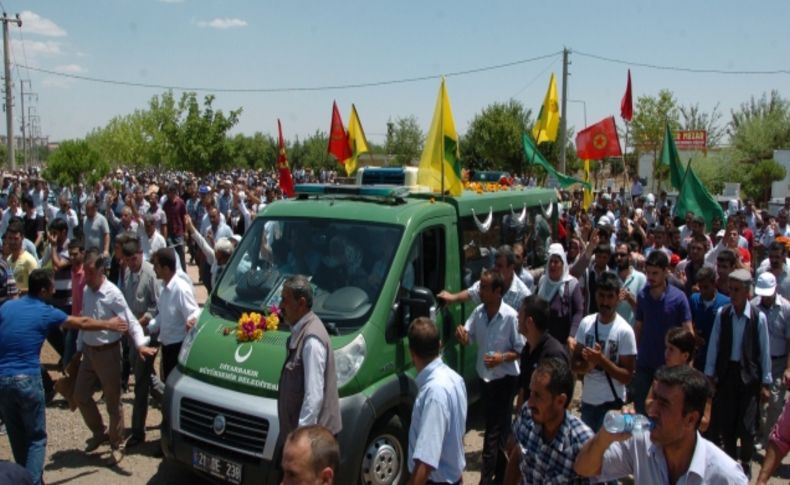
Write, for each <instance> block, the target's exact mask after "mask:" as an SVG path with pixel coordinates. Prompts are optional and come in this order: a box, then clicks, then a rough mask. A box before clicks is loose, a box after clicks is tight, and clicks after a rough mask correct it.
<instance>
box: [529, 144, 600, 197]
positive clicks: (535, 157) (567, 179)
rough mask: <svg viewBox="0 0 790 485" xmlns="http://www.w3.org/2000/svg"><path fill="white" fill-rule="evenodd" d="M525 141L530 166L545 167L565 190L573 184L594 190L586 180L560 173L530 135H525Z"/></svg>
mask: <svg viewBox="0 0 790 485" xmlns="http://www.w3.org/2000/svg"><path fill="white" fill-rule="evenodd" d="M523 140H524V153H525V154H526V155H527V163H529V164H530V165H540V166H541V167H543V168H544V169H545V170H546V172H547V173H548V174H549V175H554V177H555V178H556V179H557V182H559V184H560V187H562V188H563V189H564V188H566V187H570V186H571V185H573V184H581V185H583V186H584V187H585V188H587V189H590V190H592V184H590V183H589V182H585V181H584V180H580V179H577V178H574V177H571V176H569V175H565V174H564V173H561V172H558V171H557V169H556V168H554V166H553V165H552V164H550V163H549V162H548V161H547V160H546V159H545V158H543V155H542V154H541V153H540V152H539V151H538V147H537V146H535V142H533V141H532V137H530V136H529V134H527V133H524V136H523Z"/></svg>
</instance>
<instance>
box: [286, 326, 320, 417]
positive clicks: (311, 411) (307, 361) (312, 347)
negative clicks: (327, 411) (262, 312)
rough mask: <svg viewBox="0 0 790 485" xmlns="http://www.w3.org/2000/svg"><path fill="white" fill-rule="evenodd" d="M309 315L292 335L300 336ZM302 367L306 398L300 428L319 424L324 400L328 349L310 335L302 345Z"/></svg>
mask: <svg viewBox="0 0 790 485" xmlns="http://www.w3.org/2000/svg"><path fill="white" fill-rule="evenodd" d="M310 314H311V313H307V314H306V315H304V316H303V317H302V318H300V319H299V321H298V322H296V325H294V326H293V327H292V328H291V335H296V334H298V333H299V332H300V331H301V330H302V327H304V326H305V324H306V323H307V317H308V316H309V315H310ZM302 365H303V366H304V398H303V399H302V409H301V410H300V411H299V426H307V425H311V424H317V423H318V416H319V415H320V413H321V405H322V404H323V400H324V386H325V382H324V371H325V369H326V349H325V348H324V345H323V344H322V343H321V341H320V340H319V339H318V338H316V337H315V336H312V335H308V336H307V337H305V340H304V344H302Z"/></svg>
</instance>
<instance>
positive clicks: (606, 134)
mask: <svg viewBox="0 0 790 485" xmlns="http://www.w3.org/2000/svg"><path fill="white" fill-rule="evenodd" d="M622 154H623V153H622V151H621V150H620V139H619V138H618V137H617V126H616V125H615V124H614V116H610V117H608V118H604V119H603V120H601V121H599V122H598V123H596V124H594V125H592V126H591V127H589V128H585V129H583V130H582V131H580V132H579V134H578V135H576V156H578V157H579V158H581V159H582V160H603V159H604V158H606V157H619V156H621V155H622Z"/></svg>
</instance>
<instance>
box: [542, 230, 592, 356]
mask: <svg viewBox="0 0 790 485" xmlns="http://www.w3.org/2000/svg"><path fill="white" fill-rule="evenodd" d="M538 296H539V297H540V298H541V299H543V300H545V301H547V302H548V303H549V311H550V313H549V333H550V334H551V335H552V336H553V337H554V338H556V339H557V340H559V341H560V342H568V344H569V345H573V342H572V341H570V338H572V336H573V335H576V329H578V328H579V322H580V321H581V319H582V317H583V316H584V298H583V296H582V292H581V287H580V285H579V280H577V279H576V278H574V277H573V276H571V275H570V273H569V272H568V262H567V260H566V256H565V249H563V247H562V244H559V243H554V244H552V245H550V246H549V252H548V263H547V265H546V272H545V273H544V274H543V277H542V278H541V279H540V282H539V283H538Z"/></svg>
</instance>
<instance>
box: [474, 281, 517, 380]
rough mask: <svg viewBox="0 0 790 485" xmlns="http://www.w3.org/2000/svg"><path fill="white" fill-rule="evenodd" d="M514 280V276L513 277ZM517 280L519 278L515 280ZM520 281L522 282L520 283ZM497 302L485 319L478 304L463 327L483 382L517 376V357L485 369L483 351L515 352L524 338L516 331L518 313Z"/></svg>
mask: <svg viewBox="0 0 790 485" xmlns="http://www.w3.org/2000/svg"><path fill="white" fill-rule="evenodd" d="M513 279H514V280H518V278H513ZM518 281H521V280H518ZM522 284H523V283H522ZM502 303H503V304H501V305H499V310H498V311H497V313H496V314H495V315H494V316H493V318H491V319H489V318H488V313H487V312H486V307H485V305H484V304H482V303H481V304H480V305H478V306H477V308H475V310H474V311H473V312H472V314H471V315H469V319H468V320H467V321H466V324H465V325H464V328H465V329H466V331H467V332H469V341H470V342H475V343H476V344H477V365H476V368H477V375H478V376H480V378H481V379H483V380H484V381H486V382H490V381H493V380H496V379H500V378H502V377H505V376H507V375H510V376H517V375H519V363H518V359H516V360H514V361H513V362H503V363H502V364H500V365H498V366H496V367H492V368H490V369H489V368H488V367H486V366H485V364H484V363H483V357H485V354H486V353H487V352H502V353H504V352H517V353H518V354H521V349H523V348H524V343H525V342H524V337H522V336H521V334H519V333H518V312H516V310H514V309H513V308H512V307H511V306H510V305H505V304H504V300H503V302H502Z"/></svg>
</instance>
